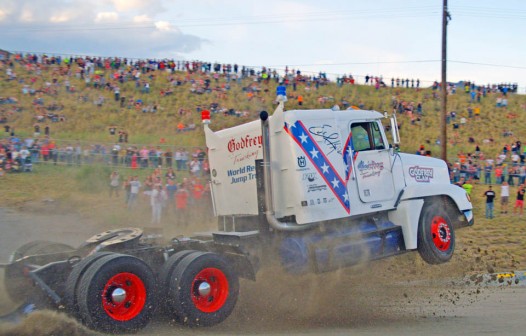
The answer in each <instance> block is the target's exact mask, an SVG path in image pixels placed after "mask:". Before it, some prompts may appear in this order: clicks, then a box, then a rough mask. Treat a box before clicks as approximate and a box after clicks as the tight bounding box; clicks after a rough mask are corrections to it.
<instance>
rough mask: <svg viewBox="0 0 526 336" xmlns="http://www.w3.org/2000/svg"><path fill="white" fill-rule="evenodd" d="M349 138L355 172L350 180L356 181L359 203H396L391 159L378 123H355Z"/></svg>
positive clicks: (351, 125)
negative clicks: (393, 201) (387, 201)
mask: <svg viewBox="0 0 526 336" xmlns="http://www.w3.org/2000/svg"><path fill="white" fill-rule="evenodd" d="M349 137H350V138H351V139H352V142H351V146H350V149H351V150H352V152H353V156H352V160H349V161H350V162H349V164H352V167H353V170H354V172H352V174H351V175H350V177H351V178H354V179H355V180H356V187H357V188H358V194H359V197H360V200H361V201H362V202H364V203H369V202H380V201H386V200H390V199H393V198H394V195H395V192H394V183H393V174H392V172H391V158H390V153H389V149H388V148H387V145H386V142H385V139H384V138H383V136H382V132H381V125H379V123H378V122H377V121H364V122H353V123H351V124H350V134H349ZM349 185H351V184H349Z"/></svg>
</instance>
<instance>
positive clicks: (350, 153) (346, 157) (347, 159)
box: [342, 132, 358, 185]
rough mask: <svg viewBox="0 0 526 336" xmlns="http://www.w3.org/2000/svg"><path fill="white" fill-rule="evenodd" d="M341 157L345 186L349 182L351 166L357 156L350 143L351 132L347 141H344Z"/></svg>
mask: <svg viewBox="0 0 526 336" xmlns="http://www.w3.org/2000/svg"><path fill="white" fill-rule="evenodd" d="M342 156H343V163H345V184H346V185H347V182H349V178H350V177H351V173H352V164H353V162H354V161H356V157H357V156H358V152H355V151H354V145H353V143H352V132H350V133H349V136H348V137H347V140H346V141H345V145H344V146H343V151H342ZM351 157H352V161H351Z"/></svg>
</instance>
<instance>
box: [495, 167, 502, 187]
mask: <svg viewBox="0 0 526 336" xmlns="http://www.w3.org/2000/svg"><path fill="white" fill-rule="evenodd" d="M495 179H496V180H497V183H498V184H501V183H502V167H501V166H497V167H496V168H495Z"/></svg>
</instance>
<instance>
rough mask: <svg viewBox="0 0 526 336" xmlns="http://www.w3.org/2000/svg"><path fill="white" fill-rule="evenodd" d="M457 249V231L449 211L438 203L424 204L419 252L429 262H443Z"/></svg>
mask: <svg viewBox="0 0 526 336" xmlns="http://www.w3.org/2000/svg"><path fill="white" fill-rule="evenodd" d="M454 251H455V231H454V229H453V225H452V221H451V219H450V217H449V215H448V213H447V212H446V211H445V210H444V209H443V208H442V207H440V206H439V205H438V204H431V205H424V208H423V209H422V213H421V215H420V223H419V226H418V252H419V253H420V256H421V257H422V259H424V261H425V262H427V263H429V264H433V265H436V264H442V263H445V262H447V261H449V260H450V259H451V257H452V256H453V252H454Z"/></svg>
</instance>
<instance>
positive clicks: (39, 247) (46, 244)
mask: <svg viewBox="0 0 526 336" xmlns="http://www.w3.org/2000/svg"><path fill="white" fill-rule="evenodd" d="M71 250H74V248H73V247H71V246H69V245H66V244H62V243H55V242H50V241H46V240H35V241H32V242H29V243H26V244H24V245H22V246H20V247H19V248H17V249H16V250H15V251H14V252H13V253H12V254H11V257H10V261H12V262H13V261H16V260H18V259H21V258H23V257H27V256H30V255H37V254H51V253H60V252H66V251H71Z"/></svg>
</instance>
